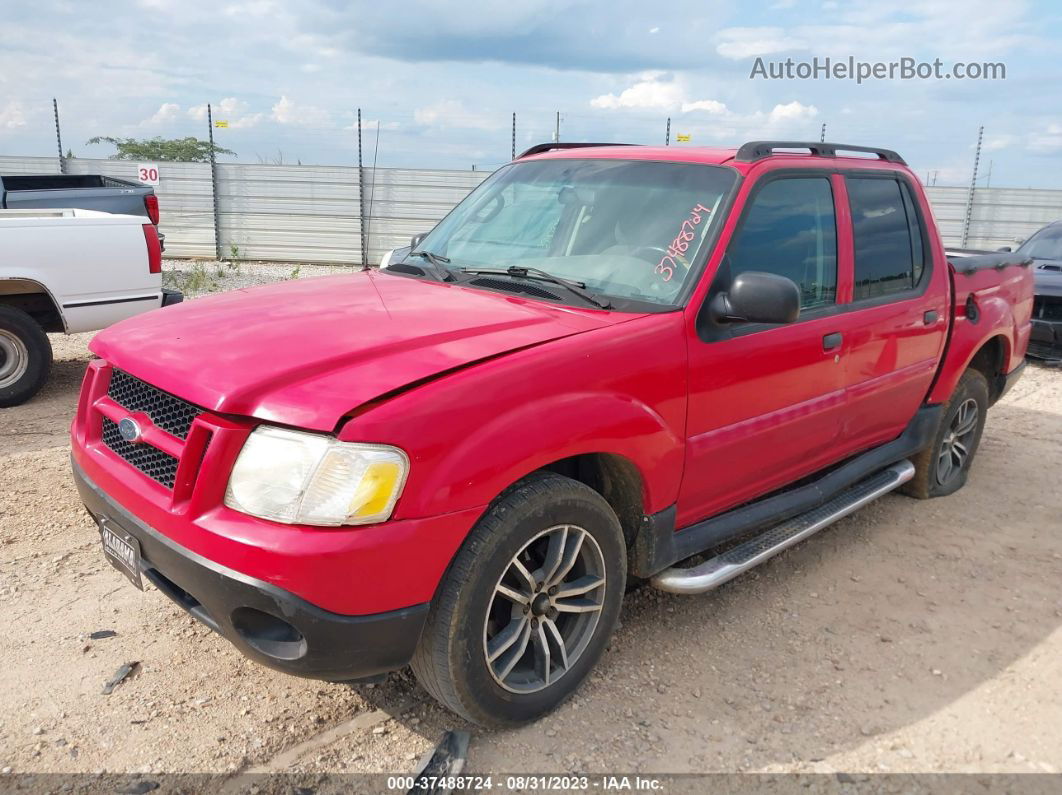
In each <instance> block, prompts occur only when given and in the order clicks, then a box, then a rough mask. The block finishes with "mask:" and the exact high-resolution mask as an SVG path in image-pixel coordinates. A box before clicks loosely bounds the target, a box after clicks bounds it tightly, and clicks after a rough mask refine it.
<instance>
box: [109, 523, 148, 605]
mask: <svg viewBox="0 0 1062 795" xmlns="http://www.w3.org/2000/svg"><path fill="white" fill-rule="evenodd" d="M100 538H101V539H102V540H103V554H104V555H105V556H106V558H107V560H109V561H110V562H111V565H112V566H114V568H116V569H118V571H120V572H121V573H122V574H124V575H125V576H126V577H128V578H129V581H130V582H131V583H133V585H135V586H136V587H137V588H139V589H140V590H141V591H142V590H144V583H143V581H142V580H141V579H140V542H139V541H137V540H136V539H135V538H134V537H133V536H131V535H129V533H127V532H125V531H124V530H123V529H122V528H120V527H117V526H115V524H114V523H113V522H111V521H110V520H108V519H100Z"/></svg>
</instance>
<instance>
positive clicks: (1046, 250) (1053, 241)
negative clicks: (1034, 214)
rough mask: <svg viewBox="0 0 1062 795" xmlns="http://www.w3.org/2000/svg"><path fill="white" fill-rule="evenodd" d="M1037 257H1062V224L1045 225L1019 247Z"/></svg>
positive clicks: (1022, 251) (1028, 254)
mask: <svg viewBox="0 0 1062 795" xmlns="http://www.w3.org/2000/svg"><path fill="white" fill-rule="evenodd" d="M1018 251H1020V252H1021V253H1022V254H1025V255H1026V256H1028V257H1033V258H1035V259H1062V224H1058V225H1056V224H1052V225H1051V226H1045V227H1044V228H1043V229H1041V230H1040V231H1039V232H1037V233H1036V234H1035V235H1033V236H1032V237H1030V238H1029V239H1028V240H1026V241H1025V242H1024V243H1023V244H1022V246H1021V248H1019V249H1018Z"/></svg>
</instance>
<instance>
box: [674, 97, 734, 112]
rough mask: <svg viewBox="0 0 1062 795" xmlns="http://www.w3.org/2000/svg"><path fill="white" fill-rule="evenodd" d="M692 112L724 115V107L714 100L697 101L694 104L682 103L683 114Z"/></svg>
mask: <svg viewBox="0 0 1062 795" xmlns="http://www.w3.org/2000/svg"><path fill="white" fill-rule="evenodd" d="M694 110H703V111H706V112H708V113H726V105H724V104H723V103H722V102H717V101H716V100H714V99H698V100H697V101H695V102H683V103H682V112H683V113H689V112H690V111H694Z"/></svg>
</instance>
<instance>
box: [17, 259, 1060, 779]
mask: <svg viewBox="0 0 1062 795" xmlns="http://www.w3.org/2000/svg"><path fill="white" fill-rule="evenodd" d="M221 268H227V266H224V265H222V266H221ZM211 269H214V270H215V271H216V270H217V269H218V266H217V265H215V264H211V263H207V264H205V265H204V266H203V267H202V270H203V271H205V272H209V271H210V270H211ZM294 269H295V266H288V265H260V264H250V263H241V265H240V268H239V272H238V273H237V272H230V273H225V275H224V276H220V277H216V281H217V282H219V283H220V284H219V285H218V289H222V288H223V289H233V288H237V287H247V286H251V285H253V284H258V283H262V282H265V281H276V280H278V279H284V278H288V277H290V276H291V275H292V271H293V270H294ZM229 270H232V269H229ZM322 270H324V271H325V272H333V271H341V270H347V269H343V268H327V269H318V268H314V267H309V266H304V267H302V268H301V269H299V271H298V273H297V274H295V275H296V276H297V277H299V278H302V277H305V276H308V275H311V274H312V275H316V274H319V273H321V272H322ZM167 272H169V273H174V274H175V275H174V276H172V277H170V278H172V279H180V280H184V281H185V282H187V280H188V279H191V278H199V277H197V276H195V274H196V272H197V269H196V268H195V266H193V265H190V264H187V263H173V262H168V263H167ZM90 336H91V335H78V336H73V337H56V336H53V338H52V343H53V345H54V346H55V350H56V358H57V361H56V364H55V371H54V375H53V378H52V379H51V381H50V383H49V384H48V386H47V387H46V388H45V390H44V391H43V392H42V393H41V394H40V395H39V396H38V397H37V398H35V399H34V400H33V401H31V402H30V403H28V404H26V405H24V406H20V407H16V408H13V409H5V410H3V411H2V412H0V494H2V495H3V499H2V502H0V622H2V624H3V626H4V627H6V628H7V631H6V633H5V634H6V637H5V640H4V643H3V644H0V671H2V674H0V769H2V770H4V771H7V769H8V768H10V769H11V771H13V772H15V773H19V772H79V771H83V772H92V771H107V772H128V773H138V772H140V773H160V772H212V773H232V772H236V771H295V772H300V773H305V774H312V775H319V774H325V773H328V774H334V773H344V772H411V771H412V770H413V769H414V767H415V764H416V760H417V759H418V758H419V757H420V756H421V755H422V754H423V753H424V752H426V751H427V750H429V749H430V748H431V747H432V746H433V745H434V744H435V743H436V742H437V741H438V740H439V738H440V736H441V735H442V733H443V732H444V731H445V730H446V729H448V728H466V729H471V727H468V726H464V725H463V724H462V723H461V722H460V721H459V720H457V719H455V718H454V717H453V716H452V715H450V714H449V713H447V712H445V711H444V710H442V709H441V708H439V707H437V706H435V705H434V703H433V702H432V701H431V700H430V699H429V698H428V696H427V695H426V694H425V693H424V692H423V691H422V690H421V689H420V688H419V687H418V686H417V685H416V683H415V682H414V681H413V679H412V677H411V676H410V675H409V674H408V673H406V672H403V673H399V674H394V675H392V676H391V677H390V678H389V679H388V680H387V681H386V682H385V683H383V684H380V685H376V686H349V685H341V684H327V683H321V682H313V681H306V680H301V679H295V678H291V677H286V676H284V675H282V674H279V673H274V672H272V671H269V670H267V669H264V668H262V667H260V666H258V665H256V664H254V663H252V662H249V661H247V660H246V659H244V658H243V657H241V656H240V655H239V654H238V653H237V652H236V651H235V650H234V649H232V648H231V647H230V646H229V645H228V644H227V643H226V642H224V641H223V640H222V639H220V638H219V637H218V636H216V635H214V634H213V633H211V632H210V631H209V630H208V629H206V628H205V627H203V626H202V625H200V624H198V623H197V622H195V621H194V620H193V619H191V618H190V617H188V616H187V615H186V614H184V613H183V612H182V611H181V610H179V609H178V608H177V607H175V606H174V605H172V604H171V603H170V602H169V601H168V600H166V599H165V598H164V597H163V596H162V595H161V594H159V593H157V592H156V591H154V590H153V589H152V588H151V587H150V585H149V586H148V592H147V593H144V594H141V593H140V592H138V591H136V590H135V589H134V588H132V587H131V586H130V585H129V584H128V583H127V582H126V581H125V580H124V579H123V578H122V577H121V576H120V575H119V574H118V573H117V572H115V571H114V570H113V569H112V568H111V567H110V566H109V565H108V564H107V563H106V562H105V561H104V560H103V556H102V554H101V552H100V550H99V541H98V536H97V533H96V530H95V527H94V525H93V523H92V522H91V521H90V520H89V519H88V517H87V516H86V514H85V513H84V511H83V509H82V508H81V506H80V503H79V502H78V499H77V494H76V491H75V489H74V487H73V484H72V482H71V479H70V476H69V463H68V455H69V453H68V445H67V439H66V433H67V427H68V425H69V422H70V418H71V415H72V413H73V411H74V406H75V401H76V396H77V389H78V385H79V382H80V378H81V374H82V372H83V370H84V366H85V362H86V360H87V358H88V353H87V350H86V348H85V345H86V343H87V341H88V339H89V337H90ZM1060 443H1062V372H1059V371H1057V370H1048V369H1044V368H1041V367H1037V366H1031V367H1029V368H1028V370H1027V372H1026V374H1025V376H1024V377H1023V379H1022V380H1021V381H1020V382H1019V384H1018V385H1017V386H1016V387H1015V389H1014V390H1013V391H1012V393H1011V394H1010V395H1008V396H1007V397H1006V398H1005V399H1004V400H1003V401H1002V402H1001V403H1000V404H999V405H998V406H997V407H996V408H994V409H993V410H992V412H991V414H990V416H989V421H988V426H987V429H986V432H985V436H984V439H983V441H982V446H981V450H980V453H979V455H978V460H977V463H976V466H975V468H974V471H973V473H972V476H971V479H970V482H969V485H968V486H967V487H966V488H965V489H964V490H962V491H961V492H959V493H958V494H956V495H953V496H952V497H948V498H944V499H939V500H934V501H930V502H918V501H914V500H910V499H907V498H905V497H901V496H893V495H890V496H887V497H885V498H884V499H882V500H879V501H878V502H876V503H874V504H872V505H870V506H869V507H867V508H865V509H863V510H862V511H860V512H858V513H857V514H855V515H854V516H852V517H849V518H847V519H845V520H843V521H841V522H839V523H838V524H836V525H834V526H833V527H831V528H829V529H828V530H826V531H824V532H822V533H820V534H818V535H816V536H815V537H813V538H812V539H809V540H808V541H806V542H804V543H803V544H800V545H799V546H797V547H795V548H794V549H792V550H790V551H788V552H786V553H783V554H782V555H780V556H778V557H777V558H775V559H773V560H772V561H770V562H769V563H767V564H766V565H764V566H762V567H760V568H759V569H757V570H754V571H753V572H750V573H749V574H747V575H745V576H744V577H742V578H739V579H738V580H735V581H734V582H732V583H730V584H728V585H726V586H724V587H723V588H721V589H719V590H718V591H715V592H713V593H710V594H706V595H703V596H696V597H681V596H673V595H669V594H663V593H659V592H656V591H653V590H651V589H648V588H643V589H641V590H638V591H636V592H634V593H632V594H630V595H629V597H628V599H627V601H626V604H625V607H624V615H623V619H622V622H623V623H622V627H621V628H620V630H619V631H618V632H617V634H616V636H615V638H614V639H613V642H612V644H611V646H610V648H609V651H608V653H607V654H606V656H605V658H604V660H603V661H602V664H601V665H600V666H599V667H598V669H597V671H596V672H595V673H594V674H593V675H592V677H591V679H590V680H589V681H588V682H587V684H586V686H584V687H583V688H582V689H581V690H580V692H579V693H578V694H577V695H576V697H575V698H574V699H572V700H571V701H570V702H569V703H567V704H566V705H565V706H564V707H562V708H561V709H560V710H558V711H557V712H556V713H555V714H554V715H551V716H549V717H548V718H546V719H544V720H542V721H540V722H539V723H537V724H536V725H534V726H531V727H527V728H524V729H520V730H516V731H508V732H479V731H476V730H473V738H472V744H471V748H470V752H469V763H468V767H467V768H466V771H467V772H479V773H482V772H520V771H522V772H571V771H586V772H616V771H622V772H628V773H631V772H643V773H664V772H671V773H681V772H703V771H712V772H715V771H719V772H739V771H758V772H766V773H788V772H802V773H816V772H824V773H826V772H829V773H832V772H837V771H845V772H846V773H853V774H860V773H874V772H882V771H887V772H940V771H947V772H983V773H992V772H1006V773H1029V772H1040V773H1058V772H1059V771H1062V629H1060V627H1062V588H1060V583H1062V534H1060V533H1059V530H1060V526H1062V522H1060V515H1062V512H1060V507H1062V497H1060V496H1059V495H1060V493H1059V488H1058V473H1059V472H1060V471H1062V444H1060ZM16 630H17V631H16ZM99 630H113V631H114V632H116V633H117V634H116V635H114V636H112V637H107V638H102V639H96V640H94V639H91V638H90V633H93V632H96V631H99ZM132 661H138V662H139V663H140V665H139V668H138V670H137V671H136V672H135V673H134V674H133V675H132V676H131V677H130V678H129V679H127V680H126V681H125V682H124V683H122V684H121V685H120V686H118V687H117V688H116V689H115V691H114V692H113V693H112V694H111V695H102V694H101V687H102V685H103V683H104V682H105V681H106V680H107V679H108V678H109V677H111V675H112V674H113V673H114V672H115V670H116V669H118V668H119V666H121V665H122V664H124V663H128V662H132ZM2 786H3V784H2V783H0V787H2Z"/></svg>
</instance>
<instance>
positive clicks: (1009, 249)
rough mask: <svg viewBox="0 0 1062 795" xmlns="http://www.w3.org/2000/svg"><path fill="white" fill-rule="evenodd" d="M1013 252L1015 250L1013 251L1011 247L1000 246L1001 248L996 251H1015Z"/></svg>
mask: <svg viewBox="0 0 1062 795" xmlns="http://www.w3.org/2000/svg"><path fill="white" fill-rule="evenodd" d="M1013 250H1014V249H1012V248H1011V247H1010V246H1000V247H999V248H997V249H996V251H1013Z"/></svg>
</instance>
